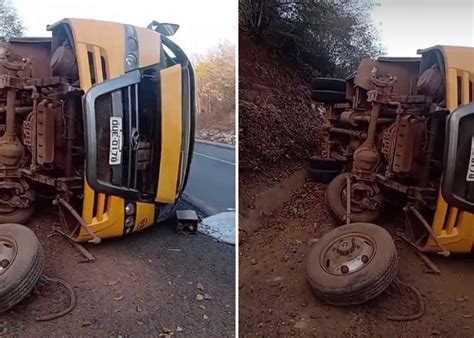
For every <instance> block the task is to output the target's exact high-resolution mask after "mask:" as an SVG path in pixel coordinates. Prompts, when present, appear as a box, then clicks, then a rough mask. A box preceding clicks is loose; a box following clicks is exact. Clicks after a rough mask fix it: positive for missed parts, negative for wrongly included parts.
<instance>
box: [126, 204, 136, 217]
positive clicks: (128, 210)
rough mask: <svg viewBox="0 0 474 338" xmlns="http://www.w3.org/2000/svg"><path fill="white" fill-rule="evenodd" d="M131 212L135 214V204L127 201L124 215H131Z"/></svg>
mask: <svg viewBox="0 0 474 338" xmlns="http://www.w3.org/2000/svg"><path fill="white" fill-rule="evenodd" d="M133 214H135V204H133V203H128V204H127V206H126V207H125V215H127V216H131V215H133Z"/></svg>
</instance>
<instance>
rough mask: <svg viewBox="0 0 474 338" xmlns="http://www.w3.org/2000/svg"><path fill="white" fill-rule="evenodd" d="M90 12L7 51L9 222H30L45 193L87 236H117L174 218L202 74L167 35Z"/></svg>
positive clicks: (2, 204) (4, 160) (0, 192)
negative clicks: (91, 15)
mask: <svg viewBox="0 0 474 338" xmlns="http://www.w3.org/2000/svg"><path fill="white" fill-rule="evenodd" d="M177 28H178V26H177V25H173V24H161V23H158V22H153V23H151V24H150V25H149V26H148V28H141V27H135V26H131V25H126V24H120V23H114V22H103V21H95V20H83V19H64V20H61V21H59V22H57V23H55V24H53V25H50V26H49V27H48V30H50V31H51V32H52V39H49V38H46V39H45V38H14V39H11V40H10V41H9V42H8V43H3V44H2V46H1V48H0V66H1V67H0V78H1V80H2V81H1V88H0V95H1V97H2V101H1V104H0V114H1V115H0V121H1V122H0V124H1V127H2V131H3V133H2V134H3V135H2V136H1V138H0V167H1V169H2V170H1V172H0V196H1V198H0V223H24V222H26V221H27V220H28V219H29V218H30V217H31V215H32V213H33V211H34V208H35V204H36V202H37V200H38V199H39V198H40V197H49V198H51V199H52V200H54V202H55V203H57V204H58V205H59V206H60V208H61V209H62V210H63V211H64V213H62V215H63V216H64V220H65V221H67V223H68V224H69V226H70V229H69V230H70V236H71V237H72V238H74V239H76V240H78V241H86V240H92V239H93V240H94V241H96V242H97V241H100V239H102V238H108V237H117V236H121V235H124V234H128V233H131V232H134V231H138V230H141V229H144V228H146V227H148V226H150V225H151V224H154V223H155V222H156V221H158V220H161V219H163V218H166V217H167V215H168V214H169V213H170V212H171V211H172V210H173V209H174V206H175V204H176V202H177V199H178V197H179V195H180V193H181V192H182V191H183V189H184V186H185V184H186V178H187V174H188V169H189V165H190V160H191V156H190V154H191V153H192V148H193V139H194V111H195V108H194V106H195V97H194V95H195V94H194V76H193V69H192V66H191V64H190V62H189V60H188V58H187V57H186V55H185V53H184V52H183V51H182V50H181V49H180V48H179V47H178V45H176V44H175V43H173V42H172V41H171V39H170V38H168V36H169V35H172V34H173V33H174V32H175V31H176V30H177Z"/></svg>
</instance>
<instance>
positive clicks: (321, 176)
mask: <svg viewBox="0 0 474 338" xmlns="http://www.w3.org/2000/svg"><path fill="white" fill-rule="evenodd" d="M308 173H309V176H310V177H311V178H312V179H313V180H314V181H316V182H320V183H329V182H331V181H332V180H333V179H334V178H335V177H336V176H337V175H339V174H340V173H341V172H340V171H334V170H324V169H312V168H308Z"/></svg>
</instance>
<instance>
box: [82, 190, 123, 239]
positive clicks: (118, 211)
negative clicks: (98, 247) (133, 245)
mask: <svg viewBox="0 0 474 338" xmlns="http://www.w3.org/2000/svg"><path fill="white" fill-rule="evenodd" d="M108 198H109V207H108V213H107V214H105V215H104V218H103V220H102V221H100V222H99V221H97V219H95V218H94V219H93V220H92V221H88V220H87V219H85V221H86V222H87V223H89V229H90V230H92V231H93V232H94V233H95V234H96V235H97V236H98V237H100V238H112V237H120V236H122V235H123V230H124V224H125V217H124V215H125V214H124V209H125V201H124V200H123V199H122V198H120V197H116V196H109V197H108ZM77 239H78V240H80V241H88V240H90V239H91V238H90V236H89V234H88V233H87V232H86V231H85V230H84V229H82V228H81V231H80V233H79V235H78V237H77Z"/></svg>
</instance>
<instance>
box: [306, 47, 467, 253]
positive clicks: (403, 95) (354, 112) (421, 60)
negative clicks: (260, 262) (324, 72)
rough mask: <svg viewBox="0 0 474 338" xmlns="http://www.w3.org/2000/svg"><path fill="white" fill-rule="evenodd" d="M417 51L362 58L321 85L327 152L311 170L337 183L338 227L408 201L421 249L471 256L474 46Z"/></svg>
mask: <svg viewBox="0 0 474 338" xmlns="http://www.w3.org/2000/svg"><path fill="white" fill-rule="evenodd" d="M418 53H419V54H420V55H421V57H416V58H411V57H410V58H400V57H380V58H378V59H377V60H371V59H364V60H362V62H361V64H360V66H359V68H358V70H357V72H356V73H355V74H354V75H352V76H350V77H349V78H347V79H346V80H339V79H327V78H319V79H315V81H314V82H313V88H312V89H313V99H314V100H316V101H318V102H323V103H324V104H325V108H326V109H325V113H324V126H323V138H324V142H323V145H322V149H323V151H322V156H319V157H317V158H313V159H312V161H313V168H311V169H310V170H312V172H313V174H314V175H316V177H317V178H319V179H321V178H322V179H327V178H328V177H329V178H330V179H332V180H331V182H330V184H329V186H328V189H327V193H326V201H327V206H328V209H329V211H330V212H331V214H332V215H333V216H334V218H335V219H337V220H338V221H340V222H345V221H346V220H347V219H348V218H350V220H351V221H354V222H373V221H376V220H377V219H378V217H379V216H380V212H381V208H382V205H383V204H384V203H385V202H386V201H388V200H391V201H396V202H401V203H402V204H403V205H402V206H404V210H405V211H406V212H407V217H409V219H411V220H412V222H411V223H412V224H418V225H422V226H420V227H414V229H413V231H414V236H413V237H414V238H413V239H416V240H417V241H416V242H417V244H418V245H419V246H420V249H422V250H424V251H435V252H441V253H443V254H445V255H448V254H449V253H450V252H470V251H472V250H473V248H474V103H473V102H474V99H473V97H474V87H473V83H474V48H469V47H455V46H434V47H431V48H427V49H423V50H419V51H418ZM341 171H343V173H342V174H341ZM348 185H349V186H348ZM348 196H349V197H350V198H349V200H350V201H348ZM347 205H350V207H349V208H348V207H347ZM417 229H418V230H420V231H417Z"/></svg>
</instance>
